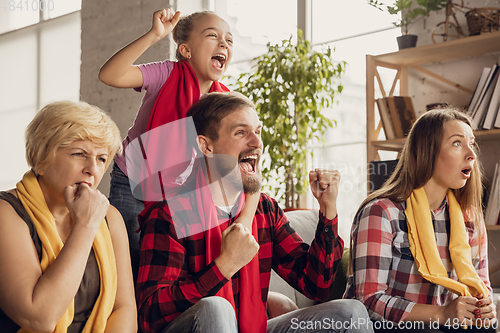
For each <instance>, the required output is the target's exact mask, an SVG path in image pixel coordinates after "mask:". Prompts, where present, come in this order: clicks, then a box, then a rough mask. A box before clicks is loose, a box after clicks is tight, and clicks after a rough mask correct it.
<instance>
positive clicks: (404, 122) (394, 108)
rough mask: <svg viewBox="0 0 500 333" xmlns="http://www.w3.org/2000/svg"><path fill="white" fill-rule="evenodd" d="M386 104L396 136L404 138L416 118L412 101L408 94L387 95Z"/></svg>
mask: <svg viewBox="0 0 500 333" xmlns="http://www.w3.org/2000/svg"><path fill="white" fill-rule="evenodd" d="M387 105H388V106H389V111H390V114H391V116H392V122H393V124H394V129H395V131H396V137H398V138H404V137H405V136H406V135H407V134H408V132H409V131H410V129H411V126H412V125H413V122H414V121H415V120H416V119H417V117H416V114H415V109H414V108H413V102H412V100H411V97H409V96H391V97H387Z"/></svg>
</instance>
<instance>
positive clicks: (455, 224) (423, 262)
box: [405, 187, 489, 297]
mask: <svg viewBox="0 0 500 333" xmlns="http://www.w3.org/2000/svg"><path fill="white" fill-rule="evenodd" d="M447 196H448V204H449V212H450V243H449V250H450V258H451V262H452V263H453V267H454V268H455V271H456V272H457V276H458V279H459V280H460V282H458V281H455V280H452V279H450V278H449V277H448V273H447V272H446V269H445V267H444V265H443V262H442V261H441V258H440V256H439V253H438V249H437V245H436V236H435V234H434V227H433V225H432V217H431V211H430V207H429V202H428V200H427V195H426V194H425V191H424V189H423V188H422V187H421V188H419V189H416V190H414V191H413V192H412V194H411V195H410V197H409V198H408V200H406V209H405V214H406V220H407V223H408V239H409V241H410V250H411V253H412V254H413V257H414V258H415V262H416V264H417V268H418V271H419V272H420V274H421V275H422V277H423V278H424V279H426V280H428V281H430V282H432V283H434V284H439V285H441V286H443V287H445V288H446V289H448V290H449V291H451V292H454V293H455V294H457V295H460V296H474V297H476V296H477V295H478V294H482V295H483V297H488V295H489V291H488V289H487V288H486V286H485V284H484V282H483V281H482V280H481V279H480V278H479V276H478V275H477V273H476V270H475V269H474V266H473V265H472V254H471V249H470V246H469V242H468V239H469V238H468V235H467V230H466V229H465V222H464V216H463V214H462V210H461V208H460V205H459V203H458V201H457V199H456V198H455V195H454V194H453V192H452V191H451V190H448V193H447Z"/></svg>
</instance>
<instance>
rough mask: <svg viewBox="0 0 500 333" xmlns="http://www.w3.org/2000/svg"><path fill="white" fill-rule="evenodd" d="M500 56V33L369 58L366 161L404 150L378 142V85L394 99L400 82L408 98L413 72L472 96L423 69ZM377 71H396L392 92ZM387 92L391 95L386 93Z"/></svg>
mask: <svg viewBox="0 0 500 333" xmlns="http://www.w3.org/2000/svg"><path fill="white" fill-rule="evenodd" d="M493 52H500V32H494V33H488V34H482V35H479V36H472V37H466V38H461V39H457V40H454V41H449V42H444V43H439V44H431V45H425V46H420V47H414V48H410V49H405V50H401V51H398V52H392V53H386V54H381V55H376V56H373V55H367V56H366V126H367V129H366V133H367V161H373V160H380V157H379V156H378V151H379V150H390V151H399V150H400V149H401V147H402V146H403V143H404V140H403V139H400V140H386V141H380V140H378V135H379V132H380V130H381V129H382V124H381V123H378V124H375V112H376V107H375V85H376V83H377V84H378V88H379V89H380V92H381V93H382V96H383V97H389V96H394V90H395V89H396V85H397V82H398V81H399V95H400V96H408V95H409V91H408V73H409V70H410V69H413V70H416V71H419V72H422V73H424V74H426V75H428V76H430V77H433V78H434V79H436V80H440V81H442V82H444V83H447V84H450V85H451V86H453V87H455V88H458V89H461V90H462V91H464V92H467V93H469V94H471V95H472V93H473V91H471V90H470V89H469V88H466V87H463V86H461V85H460V84H458V83H456V82H452V81H450V80H448V79H446V78H444V77H442V76H440V75H437V74H435V73H432V72H430V71H429V70H427V69H425V68H422V67H420V66H421V65H428V64H432V63H436V62H445V61H450V60H455V59H463V58H467V57H474V56H479V55H482V54H487V53H493ZM378 67H383V68H390V69H394V70H396V71H397V73H396V76H395V78H394V81H393V83H392V86H391V87H390V89H385V88H384V87H383V85H382V80H381V79H380V76H379V73H378ZM387 92H388V93H387ZM483 135H484V136H498V137H499V138H500V129H495V130H490V131H481V132H478V136H483Z"/></svg>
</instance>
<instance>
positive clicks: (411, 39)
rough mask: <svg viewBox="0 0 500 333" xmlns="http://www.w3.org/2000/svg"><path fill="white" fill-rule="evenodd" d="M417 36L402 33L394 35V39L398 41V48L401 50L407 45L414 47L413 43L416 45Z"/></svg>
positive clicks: (407, 46)
mask: <svg viewBox="0 0 500 333" xmlns="http://www.w3.org/2000/svg"><path fill="white" fill-rule="evenodd" d="M417 37H418V36H417V35H402V36H399V37H396V40H397V41H398V48H399V49H400V50H402V49H407V48H409V47H415V45H417Z"/></svg>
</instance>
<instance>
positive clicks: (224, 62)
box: [99, 8, 258, 274]
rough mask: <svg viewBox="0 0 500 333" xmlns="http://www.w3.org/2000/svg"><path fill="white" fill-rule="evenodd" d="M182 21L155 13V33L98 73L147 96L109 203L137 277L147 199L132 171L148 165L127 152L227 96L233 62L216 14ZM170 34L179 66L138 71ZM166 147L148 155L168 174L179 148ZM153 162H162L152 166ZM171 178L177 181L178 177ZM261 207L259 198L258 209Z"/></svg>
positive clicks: (227, 34) (118, 162) (227, 33)
mask: <svg viewBox="0 0 500 333" xmlns="http://www.w3.org/2000/svg"><path fill="white" fill-rule="evenodd" d="M179 17H180V12H174V11H173V10H172V9H171V8H168V9H162V10H159V11H157V12H155V13H154V15H153V24H152V28H151V29H150V30H149V31H148V32H147V33H146V34H144V35H143V36H141V37H140V38H138V39H137V40H135V41H133V42H132V43H130V44H129V45H127V46H125V47H124V48H123V49H121V50H120V51H118V52H117V53H116V54H115V55H114V56H113V57H111V58H110V59H109V60H108V61H107V62H106V63H105V64H104V65H103V66H102V68H101V70H100V73H99V79H100V80H101V81H102V82H104V83H105V84H107V85H110V86H113V87H117V88H134V89H135V90H136V91H142V90H143V89H145V90H146V94H145V96H144V98H143V101H142V105H141V107H140V109H139V111H138V113H137V117H136V119H135V121H134V124H133V126H132V127H131V128H130V129H129V131H128V135H127V137H126V138H125V139H124V140H123V146H124V152H125V153H124V154H123V155H122V156H119V157H116V158H115V164H114V166H113V171H112V174H111V176H112V178H111V188H110V195H109V200H110V202H111V203H112V204H113V205H114V206H115V207H116V208H118V210H119V211H120V212H121V213H122V215H123V218H124V220H125V223H126V225H127V231H128V235H129V240H130V246H131V255H132V263H133V268H134V274H135V273H136V269H137V264H138V251H139V249H138V243H139V235H138V234H137V233H136V230H137V229H138V228H139V225H138V222H137V215H138V214H139V213H140V212H141V211H142V210H143V209H144V203H143V201H142V200H140V199H147V198H144V197H142V194H139V195H137V194H136V196H135V197H134V196H133V195H132V191H131V182H130V180H132V183H133V182H134V181H135V183H138V182H139V181H137V180H136V179H135V177H134V175H132V174H131V173H133V172H131V171H130V170H134V168H135V170H137V168H136V167H133V166H132V165H133V164H136V163H138V164H140V163H142V162H143V161H142V155H141V154H137V156H135V155H134V156H131V155H130V154H127V146H128V145H129V144H130V143H131V142H133V141H134V140H135V139H136V138H139V137H140V136H141V135H142V134H144V133H146V132H147V131H149V130H152V129H155V128H157V127H159V126H161V125H164V124H167V123H171V122H173V121H176V120H179V119H182V118H184V117H185V114H186V113H187V111H188V109H189V107H190V106H191V105H192V104H193V103H194V102H196V101H197V100H198V99H199V98H200V95H201V94H206V93H208V92H211V91H228V89H227V88H226V87H225V86H224V85H222V84H220V83H219V82H217V81H218V80H220V79H221V77H222V75H223V74H224V72H225V71H226V69H227V67H228V66H229V64H230V62H231V58H232V52H233V36H232V34H231V30H230V28H229V25H228V24H227V22H226V21H224V20H223V19H222V18H220V17H219V16H217V15H216V14H214V13H212V12H196V13H193V14H191V15H189V16H186V17H183V18H179ZM170 32H172V37H173V39H174V41H175V42H176V43H177V50H176V59H177V61H176V62H174V61H169V60H166V61H162V62H155V63H149V64H143V65H139V66H135V65H133V63H134V62H135V61H136V60H137V59H138V58H139V56H141V55H142V54H143V53H144V52H145V51H146V50H147V49H148V48H149V47H150V46H151V45H153V44H154V43H156V42H158V41H159V40H161V39H162V38H164V37H165V36H167V35H168V34H169V33H170ZM164 141H165V140H164ZM164 141H163V147H161V146H160V147H157V148H162V151H161V153H152V152H151V151H150V149H149V148H148V151H147V152H146V154H147V158H148V163H150V164H151V163H156V164H159V165H158V166H157V168H159V169H158V170H163V169H164V168H163V166H162V165H161V163H170V164H172V159H179V156H177V152H178V151H179V150H180V149H179V147H175V152H174V151H173V150H172V149H173V148H172V144H170V145H169V146H166V144H165V142H164ZM178 144H179V143H178ZM153 159H157V160H155V161H154V162H152V160H153ZM138 160H139V161H138ZM139 170H140V167H139ZM136 173H137V172H136ZM172 176H174V178H175V176H178V175H172ZM129 177H130V178H131V179H129ZM162 185H163V184H162ZM134 193H135V192H134ZM138 198H139V199H138ZM257 201H258V196H257V199H256V200H255V207H256V205H257ZM254 211H255V210H254ZM252 216H253V212H252Z"/></svg>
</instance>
